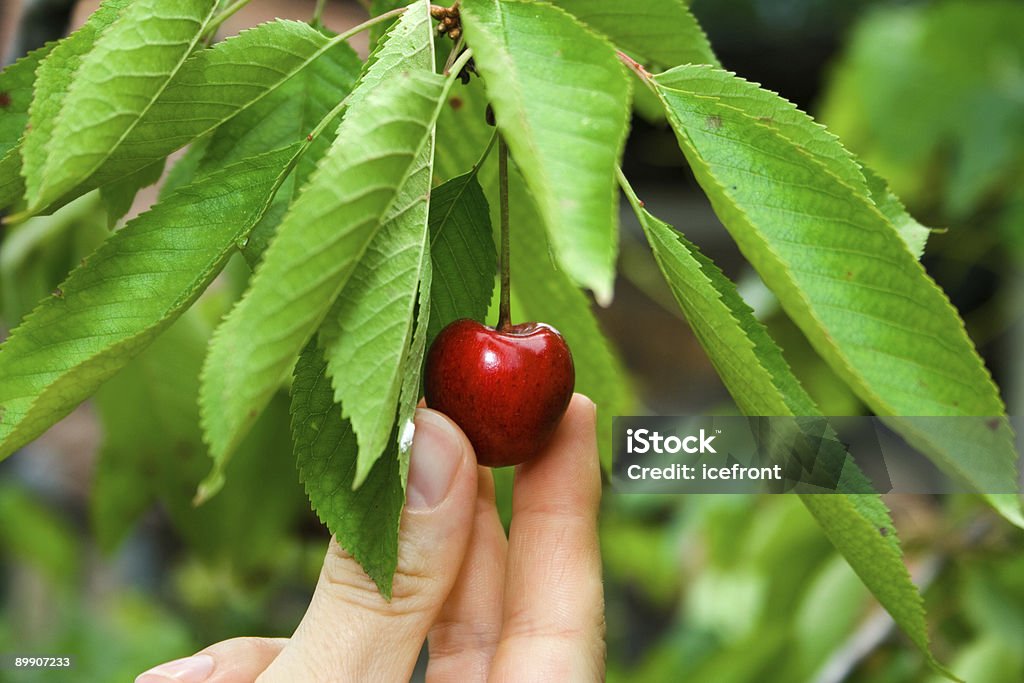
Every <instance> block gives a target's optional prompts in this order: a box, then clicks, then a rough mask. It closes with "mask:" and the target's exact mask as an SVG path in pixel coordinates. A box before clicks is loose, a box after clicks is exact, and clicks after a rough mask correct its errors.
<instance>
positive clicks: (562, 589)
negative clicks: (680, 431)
mask: <svg viewBox="0 0 1024 683" xmlns="http://www.w3.org/2000/svg"><path fill="white" fill-rule="evenodd" d="M595 418H596V413H595V409H594V404H593V403H592V402H591V401H590V399H588V398H587V397H586V396H583V395H581V394H576V395H575V396H573V399H572V402H571V403H570V404H569V409H568V410H567V411H566V414H565V417H564V418H562V423H561V424H560V425H559V427H558V430H557V431H556V432H555V435H554V437H553V439H552V441H551V444H550V445H549V446H548V447H547V448H546V449H545V451H544V453H542V454H541V455H540V456H539V457H538V458H537V459H536V460H533V461H531V462H528V463H526V464H524V465H520V466H519V468H518V470H517V472H516V481H515V489H514V493H513V499H512V526H511V529H510V531H509V548H508V560H507V562H508V564H507V573H506V579H505V612H504V622H503V625H502V631H501V640H500V642H499V644H498V650H497V652H496V654H495V658H494V664H493V667H494V668H493V670H492V678H491V680H496V681H505V680H508V681H512V680H515V681H552V680H570V681H588V680H595V681H596V680H602V679H603V676H604V593H603V590H602V584H601V554H600V549H599V546H598V538H597V513H598V506H599V504H600V501H601V471H600V463H599V458H598V452H597V434H596V419H595Z"/></svg>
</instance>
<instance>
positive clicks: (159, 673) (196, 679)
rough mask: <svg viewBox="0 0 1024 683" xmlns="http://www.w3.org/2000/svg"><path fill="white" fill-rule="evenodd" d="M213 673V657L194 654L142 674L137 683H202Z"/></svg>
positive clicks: (136, 680)
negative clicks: (168, 682)
mask: <svg viewBox="0 0 1024 683" xmlns="http://www.w3.org/2000/svg"><path fill="white" fill-rule="evenodd" d="M211 673H213V657H211V656H210V655H193V656H191V657H185V658H183V659H175V660H174V661H173V662H167V663H166V664H161V665H160V666H157V667H153V668H152V669H150V670H149V671H147V672H145V673H143V674H140V675H139V677H138V678H136V679H135V683H167V681H175V682H176V683H202V682H203V681H205V680H206V679H207V678H209V677H210V674H211Z"/></svg>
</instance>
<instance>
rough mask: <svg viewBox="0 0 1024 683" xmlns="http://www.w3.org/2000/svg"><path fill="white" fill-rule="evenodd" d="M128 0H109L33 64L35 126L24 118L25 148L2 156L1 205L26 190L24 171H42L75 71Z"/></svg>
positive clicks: (36, 173) (30, 115)
mask: <svg viewBox="0 0 1024 683" xmlns="http://www.w3.org/2000/svg"><path fill="white" fill-rule="evenodd" d="M128 2H129V0H106V1H105V2H104V3H103V4H102V5H100V7H99V9H97V10H96V11H95V12H94V13H93V14H92V16H90V17H89V19H88V20H87V21H86V22H85V24H83V25H82V27H81V28H79V29H78V30H77V31H75V32H74V33H72V34H71V35H69V36H68V37H67V38H64V39H63V40H61V41H59V42H57V43H56V44H55V45H54V46H53V47H52V48H51V49H50V50H49V52H48V53H47V54H46V55H43V56H42V57H43V58H42V60H41V61H40V62H39V63H38V65H37V66H34V67H33V68H32V71H33V72H34V76H35V81H34V84H33V86H32V87H33V88H34V92H35V93H36V94H35V96H34V97H32V98H31V104H30V105H29V108H28V120H27V121H28V122H30V123H31V127H30V128H29V129H28V130H26V122H25V121H20V125H21V128H22V130H23V131H25V135H24V139H23V142H22V143H21V150H20V151H19V150H15V149H9V150H8V151H7V152H6V153H5V155H4V157H3V158H2V160H0V206H5V207H6V206H10V205H11V204H12V203H13V202H14V201H16V200H18V199H20V198H21V196H22V195H23V194H24V193H25V180H24V178H23V177H22V175H23V174H28V175H34V176H39V175H41V174H42V172H43V163H44V162H45V161H46V154H47V145H48V144H49V143H50V139H51V137H52V135H53V131H54V126H55V125H56V119H57V115H58V114H59V113H60V110H61V107H62V106H63V104H64V99H65V97H66V96H67V92H68V88H70V87H71V83H72V80H73V79H74V78H75V73H76V72H77V70H78V67H79V66H80V65H81V63H82V59H83V57H84V56H85V55H86V54H87V53H88V52H89V51H90V50H92V48H93V45H94V44H95V43H96V39H97V38H98V37H99V36H100V35H101V34H102V33H103V32H104V31H105V30H106V29H107V28H108V27H109V26H110V24H111V23H113V21H114V20H115V19H117V17H118V15H119V14H120V13H121V11H122V10H123V9H124V8H125V7H126V6H127V5H128ZM19 80H22V79H21V78H19ZM19 119H20V117H19ZM23 157H24V159H23Z"/></svg>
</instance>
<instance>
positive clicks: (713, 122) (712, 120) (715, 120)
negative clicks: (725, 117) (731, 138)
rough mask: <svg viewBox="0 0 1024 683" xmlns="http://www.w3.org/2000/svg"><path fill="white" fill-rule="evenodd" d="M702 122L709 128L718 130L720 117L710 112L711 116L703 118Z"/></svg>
mask: <svg viewBox="0 0 1024 683" xmlns="http://www.w3.org/2000/svg"><path fill="white" fill-rule="evenodd" d="M704 122H705V123H706V124H707V126H708V128H710V129H711V130H718V129H719V128H721V127H722V117H721V116H719V115H718V114H712V115H711V116H709V117H707V118H706V119H704Z"/></svg>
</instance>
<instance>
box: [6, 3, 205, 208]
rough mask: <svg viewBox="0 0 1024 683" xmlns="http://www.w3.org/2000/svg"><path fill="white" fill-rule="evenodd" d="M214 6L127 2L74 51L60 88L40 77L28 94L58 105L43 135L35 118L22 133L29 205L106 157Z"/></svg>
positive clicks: (63, 188) (52, 197) (41, 202)
mask: <svg viewBox="0 0 1024 683" xmlns="http://www.w3.org/2000/svg"><path fill="white" fill-rule="evenodd" d="M216 5H217V3H216V2H215V1H214V0H179V1H178V2H175V3H167V2H161V0H135V2H132V3H131V4H129V6H128V7H127V8H126V9H125V10H124V12H123V13H122V14H121V16H120V17H118V19H117V20H116V21H115V22H114V23H113V24H112V25H111V26H110V28H109V29H108V30H107V31H105V32H104V33H103V34H102V35H101V36H100V37H99V38H98V39H97V40H96V43H95V45H94V46H93V49H92V50H91V51H89V52H88V53H87V54H86V55H85V56H84V57H82V59H81V64H80V66H79V67H78V69H77V70H76V71H75V72H74V75H73V80H72V81H71V83H70V84H67V86H66V89H65V88H62V87H60V86H61V85H64V84H63V83H58V84H57V86H58V87H57V90H56V92H54V91H53V89H52V87H53V85H54V84H53V83H51V82H44V81H43V79H42V77H41V76H40V80H39V84H38V87H37V88H36V99H37V100H39V99H48V98H50V97H53V96H55V95H56V96H57V97H58V98H59V99H60V107H59V109H56V110H55V114H56V115H55V120H54V122H53V126H52V130H48V131H46V132H48V133H49V135H46V137H40V135H41V133H40V132H39V131H37V130H36V128H35V127H34V125H35V123H37V122H38V121H39V120H40V117H39V116H37V115H36V112H33V115H32V117H31V118H32V122H33V128H32V129H31V130H30V131H29V132H28V134H27V137H28V138H30V139H31V138H35V140H36V142H35V143H34V144H33V145H26V147H25V149H24V152H25V158H26V163H25V171H26V174H25V178H26V190H27V192H26V198H27V200H28V204H29V208H30V210H34V211H38V210H40V209H43V208H45V207H46V206H48V205H49V204H50V203H51V202H54V201H57V200H58V199H60V198H61V197H62V196H64V194H65V193H67V192H68V191H70V190H73V189H74V188H75V187H76V186H77V185H78V184H79V183H81V182H82V181H84V180H86V179H87V178H89V176H90V175H92V173H93V172H94V171H96V169H97V168H99V167H100V166H101V165H102V164H103V163H104V162H105V161H106V160H107V159H108V158H109V157H110V155H111V153H112V152H113V150H114V149H116V148H117V146H118V145H119V144H121V142H122V141H123V140H125V138H127V137H128V135H129V134H130V133H131V131H132V129H133V128H135V127H136V125H137V124H138V123H139V120H140V119H141V117H142V116H143V115H144V114H145V113H146V112H147V111H148V110H149V109H150V108H151V107H152V105H153V102H154V101H155V100H156V99H157V98H158V97H159V96H160V94H161V92H163V90H164V89H165V88H166V87H167V84H168V82H169V81H170V80H171V78H173V76H174V75H175V74H176V73H177V72H178V71H179V69H180V68H181V66H182V64H183V63H184V61H185V58H186V57H188V55H189V53H190V52H191V51H192V49H193V47H195V45H196V43H197V42H198V41H199V38H200V36H201V35H202V32H203V29H204V28H205V26H206V24H207V22H208V21H209V19H210V18H211V16H212V15H213V12H214V10H215V8H216ZM51 59H57V57H56V56H55V53H51V55H50V57H49V58H48V59H47V61H50V60H51ZM29 159H32V161H31V163H30V162H29ZM146 165H147V166H148V165H149V164H146Z"/></svg>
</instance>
